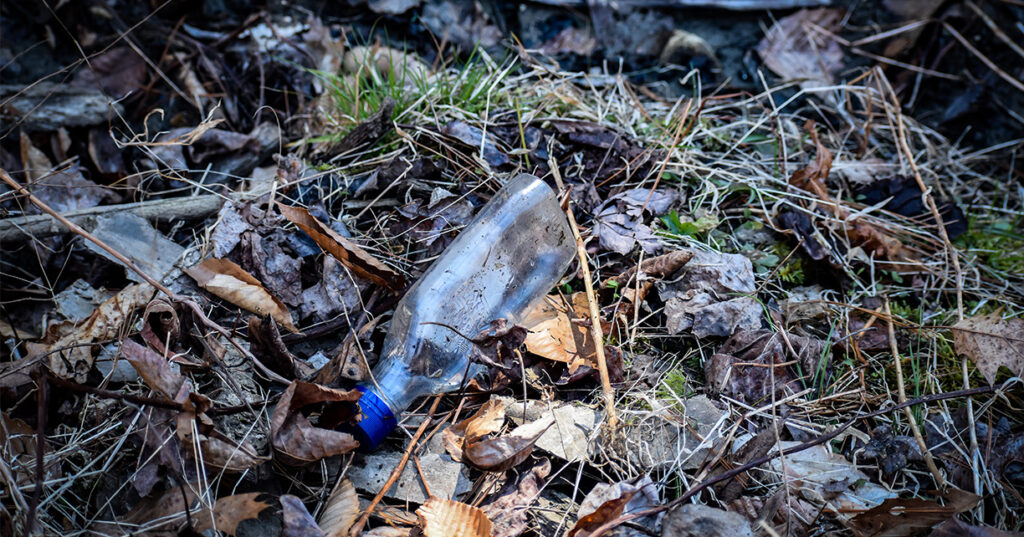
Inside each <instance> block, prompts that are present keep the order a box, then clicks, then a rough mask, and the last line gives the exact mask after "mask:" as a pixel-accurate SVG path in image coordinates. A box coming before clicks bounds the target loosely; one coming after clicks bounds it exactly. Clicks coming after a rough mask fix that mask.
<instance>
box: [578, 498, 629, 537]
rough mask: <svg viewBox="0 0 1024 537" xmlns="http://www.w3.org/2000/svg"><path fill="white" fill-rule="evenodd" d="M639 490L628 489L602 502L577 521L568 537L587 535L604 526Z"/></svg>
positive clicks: (620, 512) (618, 513)
mask: <svg viewBox="0 0 1024 537" xmlns="http://www.w3.org/2000/svg"><path fill="white" fill-rule="evenodd" d="M637 492H639V491H637V490H633V491H627V492H624V493H623V494H622V495H621V496H618V497H616V498H612V499H610V500H608V501H606V502H604V503H602V504H601V506H600V507H598V508H597V510H596V511H594V512H592V513H589V514H587V515H585V516H583V517H581V518H580V519H579V520H578V521H577V522H576V525H575V526H573V527H572V529H571V530H569V535H568V537H587V536H588V535H590V533H591V532H592V531H594V530H596V529H597V528H599V527H600V526H603V525H604V524H605V523H606V522H608V521H611V520H613V519H616V518H618V517H619V515H621V514H622V511H623V510H624V509H625V508H626V504H627V503H629V500H631V499H632V498H633V496H634V495H635V494H636V493H637Z"/></svg>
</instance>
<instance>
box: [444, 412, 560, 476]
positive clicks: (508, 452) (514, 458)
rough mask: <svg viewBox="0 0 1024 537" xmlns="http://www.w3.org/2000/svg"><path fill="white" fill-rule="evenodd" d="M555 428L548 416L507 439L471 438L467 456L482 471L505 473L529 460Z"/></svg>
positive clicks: (465, 448) (504, 437) (503, 437)
mask: <svg viewBox="0 0 1024 537" xmlns="http://www.w3.org/2000/svg"><path fill="white" fill-rule="evenodd" d="M554 424H555V418H554V416H547V417H545V418H541V419H539V420H537V421H533V422H530V423H526V424H523V425H520V426H519V427H516V428H515V429H513V430H512V432H511V433H509V434H508V435H505V436H499V437H496V438H489V437H478V438H471V439H469V440H467V441H466V443H465V445H464V446H463V456H464V458H465V461H466V462H467V463H469V464H471V465H473V466H475V467H477V468H479V469H481V470H485V471H488V472H504V471H505V470H508V469H509V468H512V467H514V466H517V465H518V464H519V463H521V462H523V461H524V460H526V458H527V457H529V456H530V454H531V453H533V445H534V444H536V443H537V440H538V439H540V437H541V435H542V434H544V432H545V431H547V430H548V429H549V428H550V427H551V426H552V425H554Z"/></svg>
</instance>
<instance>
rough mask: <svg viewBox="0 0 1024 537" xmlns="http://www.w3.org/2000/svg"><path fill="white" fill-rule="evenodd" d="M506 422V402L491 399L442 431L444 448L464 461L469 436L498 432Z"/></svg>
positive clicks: (475, 436) (474, 436)
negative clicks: (470, 414)
mask: <svg viewBox="0 0 1024 537" xmlns="http://www.w3.org/2000/svg"><path fill="white" fill-rule="evenodd" d="M504 424H505V404H504V403H502V402H501V401H500V400H498V399H490V400H488V401H487V402H486V403H484V404H483V405H481V406H480V408H479V409H477V411H476V412H475V413H474V414H473V415H472V416H470V417H468V418H466V419H464V420H462V421H460V422H458V423H456V424H455V425H452V426H451V427H449V428H447V429H445V430H444V432H443V433H441V439H442V441H443V442H444V448H445V449H446V450H447V451H448V454H449V455H451V456H452V458H453V459H455V460H456V461H462V448H463V447H464V446H465V443H466V439H467V438H471V439H472V438H479V437H481V436H484V435H488V434H491V433H496V432H498V431H500V430H501V427H502V425H504Z"/></svg>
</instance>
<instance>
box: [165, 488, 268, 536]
mask: <svg viewBox="0 0 1024 537" xmlns="http://www.w3.org/2000/svg"><path fill="white" fill-rule="evenodd" d="M261 494H263V493H262V492H249V493H246V494H235V495H234V496H225V497H223V498H217V501H216V502H214V504H213V510H212V511H213V512H212V513H211V512H210V511H211V510H209V509H206V510H203V511H201V512H200V513H199V514H198V515H197V516H193V519H194V520H195V521H196V522H195V531H196V532H197V533H202V532H204V531H206V530H208V529H212V528H216V529H217V531H219V532H222V533H227V534H228V535H235V534H237V533H238V525H239V524H241V523H242V521H243V520H250V519H256V518H259V517H260V513H261V512H263V510H264V509H266V508H268V507H270V504H269V503H267V502H265V501H262V500H258V499H257V498H258V497H259V496H260V495H261ZM178 496H179V497H180V496H181V493H180V492H179V493H178ZM211 515H212V516H211Z"/></svg>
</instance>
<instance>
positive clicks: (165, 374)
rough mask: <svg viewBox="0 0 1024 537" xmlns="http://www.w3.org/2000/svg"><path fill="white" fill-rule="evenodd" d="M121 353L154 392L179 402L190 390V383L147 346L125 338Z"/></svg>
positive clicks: (183, 399)
mask: <svg viewBox="0 0 1024 537" xmlns="http://www.w3.org/2000/svg"><path fill="white" fill-rule="evenodd" d="M121 353H122V354H124V357H125V359H127V360H128V363H130V364H132V367H134V368H135V370H136V371H138V372H139V376H140V377H142V380H143V381H144V382H145V383H146V386H149V388H150V389H151V390H153V391H154V392H156V393H158V394H160V395H163V396H164V397H166V398H168V399H170V400H172V401H177V402H179V403H181V402H183V401H185V399H186V398H187V397H188V394H189V393H191V392H192V383H191V382H189V381H188V379H186V378H185V377H183V376H182V375H181V374H180V373H178V372H177V371H175V370H173V369H171V366H170V363H169V362H168V361H167V360H166V359H164V357H163V356H160V355H159V354H157V353H156V352H154V351H153V350H152V349H150V348H149V347H144V346H142V345H139V344H138V343H136V342H134V341H132V340H130V339H126V340H125V341H124V343H123V344H122V345H121Z"/></svg>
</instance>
